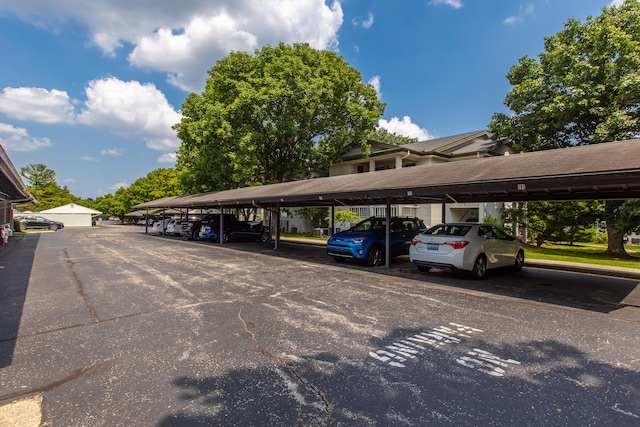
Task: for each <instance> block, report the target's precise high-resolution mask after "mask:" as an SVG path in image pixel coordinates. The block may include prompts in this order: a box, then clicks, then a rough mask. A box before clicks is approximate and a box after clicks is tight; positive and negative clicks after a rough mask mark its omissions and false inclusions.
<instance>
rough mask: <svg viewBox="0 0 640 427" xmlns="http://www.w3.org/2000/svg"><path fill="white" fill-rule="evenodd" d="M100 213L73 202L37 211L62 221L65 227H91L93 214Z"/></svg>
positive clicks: (53, 219) (54, 219)
mask: <svg viewBox="0 0 640 427" xmlns="http://www.w3.org/2000/svg"><path fill="white" fill-rule="evenodd" d="M101 213H102V212H100V211H97V210H94V209H89V208H86V207H84V206H80V205H77V204H75V203H70V204H68V205H64V206H58V207H57V208H51V209H47V210H44V211H40V212H38V214H40V215H42V216H43V217H45V218H47V219H50V220H52V221H60V222H62V223H63V224H64V226H65V227H91V220H92V218H93V216H94V215H100V214H101Z"/></svg>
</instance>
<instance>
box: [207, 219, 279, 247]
mask: <svg viewBox="0 0 640 427" xmlns="http://www.w3.org/2000/svg"><path fill="white" fill-rule="evenodd" d="M199 238H200V239H201V240H208V241H211V242H219V241H220V215H218V216H216V217H215V218H213V219H212V220H211V221H209V222H208V223H207V224H202V226H201V227H200V234H199ZM270 238H271V234H270V233H269V229H268V228H267V227H265V226H264V224H263V223H262V222H261V221H239V220H238V219H237V218H236V217H235V216H233V215H225V216H224V230H223V231H222V242H223V243H226V242H228V241H230V240H235V241H239V240H246V241H254V242H255V241H261V242H263V243H264V242H268V241H269V239H270Z"/></svg>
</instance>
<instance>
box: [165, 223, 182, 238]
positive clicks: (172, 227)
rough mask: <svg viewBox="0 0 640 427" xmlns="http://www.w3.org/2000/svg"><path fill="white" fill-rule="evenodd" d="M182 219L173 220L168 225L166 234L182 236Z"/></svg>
mask: <svg viewBox="0 0 640 427" xmlns="http://www.w3.org/2000/svg"><path fill="white" fill-rule="evenodd" d="M182 221H183V220H182V219H172V220H171V221H169V222H168V223H167V228H165V231H164V232H165V234H171V235H174V236H179V235H180V228H181V227H182Z"/></svg>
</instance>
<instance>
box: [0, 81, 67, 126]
mask: <svg viewBox="0 0 640 427" xmlns="http://www.w3.org/2000/svg"><path fill="white" fill-rule="evenodd" d="M0 112H1V113H4V114H6V115H7V116H9V117H11V118H14V119H18V120H25V121H35V122H40V123H72V122H73V121H75V112H74V108H73V105H72V103H71V100H70V99H69V95H67V92H64V91H61V90H56V89H53V90H50V91H49V90H47V89H42V88H36V87H18V88H15V87H5V88H4V89H3V90H2V93H1V94H0Z"/></svg>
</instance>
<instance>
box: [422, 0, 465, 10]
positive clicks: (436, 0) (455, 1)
mask: <svg viewBox="0 0 640 427" xmlns="http://www.w3.org/2000/svg"><path fill="white" fill-rule="evenodd" d="M429 4H432V5H434V6H439V5H441V4H444V5H447V6H451V7H452V8H454V9H460V8H461V7H462V6H464V5H463V4H462V0H431V2H430V3H429Z"/></svg>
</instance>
